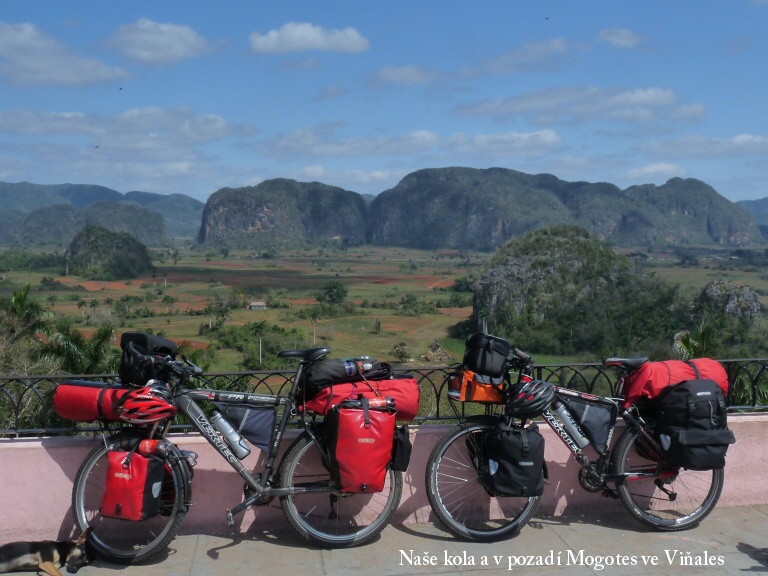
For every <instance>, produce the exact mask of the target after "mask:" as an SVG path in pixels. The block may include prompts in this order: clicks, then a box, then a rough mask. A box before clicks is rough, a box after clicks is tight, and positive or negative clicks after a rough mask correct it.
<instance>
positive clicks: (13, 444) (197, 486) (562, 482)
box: [0, 414, 768, 544]
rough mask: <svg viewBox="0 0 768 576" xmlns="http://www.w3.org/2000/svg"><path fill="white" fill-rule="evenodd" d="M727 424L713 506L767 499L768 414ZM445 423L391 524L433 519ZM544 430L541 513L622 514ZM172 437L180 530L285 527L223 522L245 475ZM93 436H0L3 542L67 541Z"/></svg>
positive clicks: (422, 437)
mask: <svg viewBox="0 0 768 576" xmlns="http://www.w3.org/2000/svg"><path fill="white" fill-rule="evenodd" d="M728 422H729V426H730V428H731V429H732V430H733V431H734V434H735V435H736V438H737V442H736V444H735V445H733V446H731V448H730V450H729V452H728V462H727V465H726V483H725V488H724V490H723V494H722V496H721V498H720V502H719V504H718V506H743V505H756V504H768V451H766V449H765V438H768V414H754V415H747V414H734V415H730V416H729V421H728ZM448 428H450V427H449V426H420V427H413V430H412V432H411V434H412V442H413V454H412V457H411V463H410V467H409V470H408V472H406V474H405V487H404V490H403V498H402V501H401V503H400V508H399V509H398V511H397V514H396V515H395V519H394V522H395V523H397V524H409V523H424V522H427V521H430V520H433V518H432V516H431V509H430V507H429V503H428V501H427V497H426V493H425V487H424V474H425V469H426V463H427V459H428V458H429V454H430V452H431V451H432V447H433V446H434V445H435V443H436V442H437V440H438V439H439V438H440V437H441V436H442V435H443V434H444V433H445V432H446V430H448ZM541 430H542V433H543V434H544V436H545V439H546V459H547V466H548V469H549V479H550V480H549V484H548V485H547V487H546V488H545V490H544V496H543V497H542V503H541V507H540V509H539V514H542V515H546V516H561V515H573V514H585V515H597V514H600V515H606V514H613V513H614V512H616V513H621V514H623V513H625V512H624V510H623V508H622V506H621V503H620V502H618V501H615V500H611V499H606V498H604V497H603V496H602V495H601V494H599V493H598V494H593V493H588V492H585V491H584V490H582V488H581V487H580V486H579V484H578V471H579V467H578V464H577V463H576V462H575V460H574V459H573V458H572V457H571V454H570V452H569V451H568V449H567V448H566V447H565V445H564V444H563V443H562V442H560V441H559V439H558V438H557V437H556V435H555V434H554V432H553V431H552V430H550V429H549V428H548V427H547V426H542V427H541ZM618 432H619V431H617V434H616V435H615V436H616V437H618ZM173 440H174V442H176V443H177V444H178V445H179V446H181V447H182V448H185V449H188V450H194V451H195V452H197V453H198V454H199V456H200V458H199V461H198V466H197V467H196V468H195V478H194V481H193V483H192V496H193V500H194V505H193V507H192V508H191V509H190V512H189V514H188V515H187V518H186V520H185V522H184V525H183V527H182V533H186V534H228V533H232V532H235V533H243V532H245V531H247V530H249V529H251V527H252V526H253V529H258V528H259V526H260V525H263V526H265V528H266V527H272V526H274V525H275V523H286V525H287V521H286V520H285V519H284V517H283V514H282V510H281V509H280V503H279V501H278V500H275V501H273V502H272V503H271V504H269V505H267V506H263V507H257V508H251V509H249V510H247V511H246V512H245V514H243V515H241V516H239V517H238V518H236V519H235V526H234V527H232V528H230V527H228V526H227V524H226V520H225V510H226V509H227V508H228V507H232V506H234V505H236V504H237V503H239V502H240V501H242V490H243V482H242V480H240V478H239V477H238V475H237V474H236V473H235V472H234V471H233V470H232V468H230V467H229V466H228V465H227V464H226V462H224V461H223V460H222V459H221V458H220V457H219V456H218V454H217V453H216V452H215V451H214V450H213V448H212V447H211V446H210V445H209V444H208V443H207V442H206V441H205V440H204V439H203V438H202V437H200V436H198V435H182V436H177V437H175V438H174V439H173ZM97 441H98V438H97V437H93V438H43V439H37V438H35V439H19V440H15V439H3V440H0V487H2V491H0V544H2V543H5V542H10V541H14V540H44V539H65V538H69V537H70V536H71V535H72V533H73V521H72V510H71V500H72V484H73V482H74V478H75V475H76V474H77V469H78V467H79V466H80V463H81V462H82V461H83V459H84V458H85V455H86V454H87V452H88V451H89V450H90V449H91V448H92V447H93V446H94V444H95V443H96V442H97ZM286 442H287V440H286ZM261 458H262V456H261V455H260V454H259V452H258V450H254V454H252V455H251V456H249V461H247V464H248V465H249V466H250V467H251V468H255V467H257V466H258V465H259V464H260V459H261Z"/></svg>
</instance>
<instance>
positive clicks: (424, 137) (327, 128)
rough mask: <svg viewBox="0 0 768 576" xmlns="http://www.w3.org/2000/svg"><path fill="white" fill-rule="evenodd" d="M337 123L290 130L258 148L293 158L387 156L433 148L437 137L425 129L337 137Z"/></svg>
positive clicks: (268, 152) (269, 153) (436, 142)
mask: <svg viewBox="0 0 768 576" xmlns="http://www.w3.org/2000/svg"><path fill="white" fill-rule="evenodd" d="M337 127H338V125H335V124H327V125H323V126H319V127H315V128H306V129H301V130H294V131H293V132H290V133H288V134H281V135H278V136H277V137H275V138H273V139H271V140H269V141H264V142H262V143H261V145H260V147H259V148H260V151H261V152H262V153H263V154H264V155H266V156H270V157H274V158H280V159H284V160H287V159H295V158H300V157H303V156H305V155H310V156H334V157H349V156H367V155H370V156H389V155H403V154H418V153H421V152H424V151H426V150H429V149H431V148H434V147H435V146H437V145H438V144H439V143H440V137H439V136H438V135H436V134H434V133H432V132H429V131H427V130H414V131H413V132H410V133H408V134H406V135H404V136H400V137H391V138H385V137H369V138H365V137H358V138H348V139H341V138H338V137H337V136H336V128H337Z"/></svg>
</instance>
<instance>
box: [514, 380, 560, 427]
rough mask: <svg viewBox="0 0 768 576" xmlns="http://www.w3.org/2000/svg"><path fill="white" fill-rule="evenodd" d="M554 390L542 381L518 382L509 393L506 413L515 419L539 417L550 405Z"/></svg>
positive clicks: (550, 385)
mask: <svg viewBox="0 0 768 576" xmlns="http://www.w3.org/2000/svg"><path fill="white" fill-rule="evenodd" d="M554 397H555V389H554V388H553V387H552V384H550V383H549V382H545V381H544V380H531V381H529V382H524V381H521V382H518V383H517V384H515V385H514V386H512V388H511V390H510V391H509V400H508V401H507V407H506V412H507V415H508V416H514V417H516V418H533V417H534V416H539V415H540V414H541V413H542V412H544V410H546V409H547V408H548V407H549V405H550V404H551V403H552V399H553V398H554Z"/></svg>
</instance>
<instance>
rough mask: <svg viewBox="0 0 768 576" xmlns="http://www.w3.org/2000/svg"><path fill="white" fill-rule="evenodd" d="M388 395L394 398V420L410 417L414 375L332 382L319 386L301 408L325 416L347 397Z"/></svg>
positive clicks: (415, 408)
mask: <svg viewBox="0 0 768 576" xmlns="http://www.w3.org/2000/svg"><path fill="white" fill-rule="evenodd" d="M361 395H362V396H363V398H368V399H373V398H392V399H393V400H394V401H395V409H396V410H397V419H398V420H413V419H415V418H416V415H417V414H418V413H419V397H420V391H419V384H418V382H416V379H415V378H412V377H410V376H400V377H395V378H390V379H389V380H365V381H362V382H351V383H347V384H334V385H333V386H328V387H327V388H323V389H321V390H320V391H319V392H318V393H317V394H315V395H314V396H313V397H312V398H311V399H308V400H306V402H305V403H304V404H303V406H304V409H305V410H309V411H311V412H315V413H316V414H321V415H326V414H328V412H330V410H331V409H332V408H333V407H334V406H336V405H338V404H340V403H341V402H343V401H344V400H348V399H356V398H359V397H360V396H361Z"/></svg>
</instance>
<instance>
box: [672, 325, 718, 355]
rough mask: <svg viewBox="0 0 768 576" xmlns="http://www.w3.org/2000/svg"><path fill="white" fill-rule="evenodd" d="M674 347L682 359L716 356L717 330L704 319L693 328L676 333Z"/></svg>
mask: <svg viewBox="0 0 768 576" xmlns="http://www.w3.org/2000/svg"><path fill="white" fill-rule="evenodd" d="M672 347H673V348H674V350H675V353H676V354H677V356H678V357H679V358H680V360H690V359H691V358H704V357H714V356H715V352H716V349H717V330H716V329H715V327H714V326H713V325H712V324H707V323H706V322H704V320H702V321H701V322H700V323H699V325H698V326H696V328H695V329H693V330H681V331H680V332H678V333H677V334H675V338H674V341H673V343H672Z"/></svg>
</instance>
